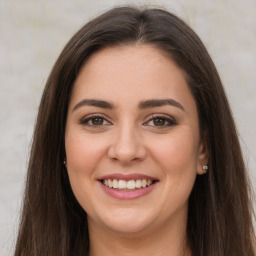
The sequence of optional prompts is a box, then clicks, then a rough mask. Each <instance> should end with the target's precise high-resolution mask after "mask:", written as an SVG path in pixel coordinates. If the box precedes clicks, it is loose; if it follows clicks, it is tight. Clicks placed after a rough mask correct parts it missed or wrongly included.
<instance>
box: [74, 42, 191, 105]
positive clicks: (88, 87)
mask: <svg viewBox="0 0 256 256" xmlns="http://www.w3.org/2000/svg"><path fill="white" fill-rule="evenodd" d="M83 97H86V98H99V99H104V100H109V101H113V100H115V101H118V100H119V101H120V103H123V104H131V103H132V102H137V101H139V100H144V99H148V98H166V97H172V98H176V99H177V100H178V99H180V98H184V100H185V101H186V100H188V99H189V98H190V101H191V97H192V95H191V93H190V90H189V88H188V85H187V82H186V79H185V74H184V72H183V71H182V70H181V69H180V68H178V67H177V65H176V64H175V63H174V62H173V61H172V60H171V58H169V57H167V55H166V54H164V53H163V52H162V51H161V50H159V49H157V48H155V47H153V46H151V45H128V46H117V47H111V48H105V49H102V50H100V51H98V52H96V53H94V54H93V55H92V56H91V57H90V58H89V59H88V60H87V61H86V63H85V64H84V66H83V67H82V68H81V70H80V72H79V75H78V77H77V79H76V81H75V83H74V88H73V92H72V97H71V102H72V101H78V100H81V99H82V98H83Z"/></svg>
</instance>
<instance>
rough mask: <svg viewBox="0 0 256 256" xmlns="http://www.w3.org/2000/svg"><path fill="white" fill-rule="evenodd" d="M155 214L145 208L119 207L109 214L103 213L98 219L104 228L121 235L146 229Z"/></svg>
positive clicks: (152, 221) (151, 222)
mask: <svg viewBox="0 0 256 256" xmlns="http://www.w3.org/2000/svg"><path fill="white" fill-rule="evenodd" d="M156 216H157V214H154V213H151V214H150V213H149V212H148V211H145V209H142V210H141V209H140V210H139V211H137V210H135V209H119V210H116V211H114V212H111V213H110V214H104V216H101V217H102V218H99V219H98V222H100V223H101V225H103V226H105V228H106V229H108V230H110V231H112V232H116V233H120V234H123V235H129V234H135V233H141V232H143V231H145V230H146V229H148V228H149V227H150V226H151V225H152V224H153V223H154V220H155V219H156Z"/></svg>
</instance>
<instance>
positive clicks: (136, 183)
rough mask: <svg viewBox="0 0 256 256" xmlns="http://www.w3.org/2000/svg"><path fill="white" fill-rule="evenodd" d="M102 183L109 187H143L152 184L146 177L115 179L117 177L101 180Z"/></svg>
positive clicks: (131, 188)
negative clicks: (140, 178)
mask: <svg viewBox="0 0 256 256" xmlns="http://www.w3.org/2000/svg"><path fill="white" fill-rule="evenodd" d="M103 184H104V185H105V186H107V187H110V188H115V189H120V190H121V189H122V190H124V189H130V190H133V189H136V188H145V187H148V186H150V185H152V184H153V181H152V180H146V179H142V180H128V181H125V180H117V179H113V180H111V179H106V180H103Z"/></svg>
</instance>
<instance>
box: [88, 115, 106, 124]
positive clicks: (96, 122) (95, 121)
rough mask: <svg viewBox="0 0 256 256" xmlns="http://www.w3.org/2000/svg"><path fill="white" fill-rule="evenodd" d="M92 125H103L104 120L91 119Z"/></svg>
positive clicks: (99, 118)
mask: <svg viewBox="0 0 256 256" xmlns="http://www.w3.org/2000/svg"><path fill="white" fill-rule="evenodd" d="M91 122H92V125H103V122H104V119H103V118H101V117H94V118H92V119H91Z"/></svg>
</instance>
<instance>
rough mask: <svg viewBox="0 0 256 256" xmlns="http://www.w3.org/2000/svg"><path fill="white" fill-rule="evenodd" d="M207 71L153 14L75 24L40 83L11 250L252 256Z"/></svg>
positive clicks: (202, 55) (224, 117)
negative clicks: (78, 26) (43, 82)
mask: <svg viewBox="0 0 256 256" xmlns="http://www.w3.org/2000/svg"><path fill="white" fill-rule="evenodd" d="M252 212H253V210H252V205H251V201H250V189H249V184H248V177H247V174H246V171H245V166H244V162H243V158H242V153H241V149H240V145H239V142H238V138H237V132H236V128H235V125H234V121H233V118H232V114H231V111H230V108H229V104H228V102H227V99H226V96H225V92H224V90H223V87H222V84H221V81H220V78H219V76H218V73H217V71H216V68H215V66H214V64H213V62H212V60H211V58H210V56H209V54H208V53H207V50H206V49H205V47H204V46H203V44H202V42H201V41H200V39H199V38H198V37H197V35H196V34H195V33H194V32H193V31H192V30H191V29H190V28H189V27H188V26H187V25H186V24H185V23H184V22H183V21H182V20H180V19H179V18H177V17H176V16H174V15H173V14H170V13H168V12H166V11H164V10H159V9H145V10H140V9H136V8H130V7H121V8H115V9H113V10H111V11H109V12H107V13H105V14H103V15H101V16H99V17H98V18H96V19H94V20H92V21H91V22H89V23H88V24H86V25H85V26H84V27H83V28H81V29H80V30H79V31H78V32H77V33H76V34H75V35H74V36H73V38H72V39H71V40H70V41H69V43H68V44H67V45H66V47H65V48H64V50H63V51H62V53H61V54H60V56H59V58H58V60H57V62H56V64H55V66H54V67H53V70H52V72H51V74H50V76H49V79H48V81H47V83H46V87H45V90H44V93H43V96H42V101H41V104H40V108H39V113H38V118H37V124H36V127H35V133H34V140H33V144H32V149H31V156H30V162H29V167H28V176H27V185H26V191H25V198H24V206H23V213H22V218H21V225H20V232H19V236H18V241H17V245H16V252H15V255H17V256H18V255H40V256H41V255H76V256H77V255H90V256H92V255H196V256H198V255H202V256H206V255H207V256H213V255H218V256H221V255H232V256H236V255H237V256H238V255H239V256H241V255H246V256H248V255H255V251H254V250H255V248H254V245H255V235H254V231H253V225H252Z"/></svg>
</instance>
